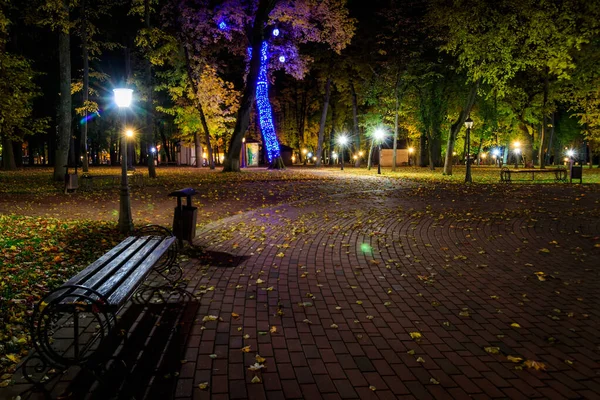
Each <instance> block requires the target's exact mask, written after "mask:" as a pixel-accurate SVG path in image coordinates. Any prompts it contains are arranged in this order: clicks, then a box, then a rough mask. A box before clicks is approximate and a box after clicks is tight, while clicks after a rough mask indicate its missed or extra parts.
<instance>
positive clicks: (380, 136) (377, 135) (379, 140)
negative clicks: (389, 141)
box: [374, 129, 385, 175]
mask: <svg viewBox="0 0 600 400" xmlns="http://www.w3.org/2000/svg"><path fill="white" fill-rule="evenodd" d="M374 136H375V140H377V153H378V159H379V160H378V162H377V174H378V175H381V143H382V142H383V139H385V132H384V130H383V129H377V130H376V131H375V132H374Z"/></svg>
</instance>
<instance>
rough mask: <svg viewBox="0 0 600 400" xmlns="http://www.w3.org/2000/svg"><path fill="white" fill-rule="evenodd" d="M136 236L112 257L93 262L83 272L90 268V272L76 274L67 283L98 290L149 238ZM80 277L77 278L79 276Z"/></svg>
mask: <svg viewBox="0 0 600 400" xmlns="http://www.w3.org/2000/svg"><path fill="white" fill-rule="evenodd" d="M144 239H145V240H142V238H134V240H132V241H131V242H130V243H129V245H128V246H127V247H124V248H122V249H121V251H120V252H118V253H116V254H114V255H113V257H111V259H109V260H106V261H104V262H102V263H100V264H99V265H95V264H96V263H93V264H91V265H90V266H89V267H87V268H86V269H85V270H83V271H82V272H85V271H86V270H87V269H88V268H89V269H90V270H91V271H90V273H88V274H82V276H81V277H79V274H78V275H76V276H75V277H74V278H73V279H71V280H70V281H69V282H67V283H66V285H69V284H72V285H82V286H85V287H88V288H90V289H94V290H97V288H98V286H99V285H100V284H102V282H103V281H104V280H106V279H108V277H110V276H111V275H112V274H114V273H115V271H116V270H118V269H119V268H121V267H122V266H123V265H124V264H125V263H126V262H127V261H129V259H130V258H131V257H132V256H133V255H134V254H136V253H137V252H138V251H139V250H140V249H141V248H142V247H143V246H144V244H145V242H146V240H147V238H144ZM78 277H79V278H80V279H77V278H78Z"/></svg>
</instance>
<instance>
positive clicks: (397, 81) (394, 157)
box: [392, 74, 400, 172]
mask: <svg viewBox="0 0 600 400" xmlns="http://www.w3.org/2000/svg"><path fill="white" fill-rule="evenodd" d="M399 85H400V75H399V74H398V76H397V77H396V90H395V95H396V96H395V97H396V107H395V110H396V112H395V113H394V114H395V115H394V147H393V148H394V149H393V154H392V172H394V171H396V150H397V149H398V112H399V110H400V93H399V91H398V86H399Z"/></svg>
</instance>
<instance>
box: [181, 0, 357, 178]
mask: <svg viewBox="0 0 600 400" xmlns="http://www.w3.org/2000/svg"><path fill="white" fill-rule="evenodd" d="M177 12H178V13H179V15H180V16H181V18H180V20H181V21H182V29H187V30H188V31H194V35H193V36H194V37H196V38H197V47H199V48H206V49H208V48H209V47H210V46H215V45H216V46H217V47H219V46H220V47H219V50H220V51H223V49H225V50H226V51H227V53H228V54H229V55H232V56H244V57H245V60H246V63H247V66H246V77H245V78H246V79H245V87H244V90H243V92H242V98H241V100H240V108H239V110H238V114H237V118H236V123H235V128H234V131H233V134H232V137H231V140H230V143H229V147H228V151H227V155H226V157H225V161H224V168H223V171H225V172H239V171H240V154H241V149H242V139H243V137H244V135H245V133H246V131H247V130H248V126H249V125H250V117H251V110H252V105H253V104H254V103H255V104H256V110H257V113H258V120H259V125H260V130H261V134H262V138H263V146H264V149H265V154H266V157H267V161H268V163H269V167H270V168H274V169H279V168H283V161H282V159H281V154H280V150H279V141H278V139H277V131H276V127H275V124H274V122H273V115H272V109H271V103H270V101H269V85H270V84H271V83H272V79H273V78H272V72H273V71H275V70H279V69H282V70H283V71H285V72H286V73H288V74H290V75H292V76H293V77H295V78H297V79H301V78H302V77H303V76H304V75H305V73H306V72H307V71H308V69H309V66H310V63H311V62H312V59H311V58H310V57H309V56H307V55H303V54H301V52H300V50H299V45H300V44H305V43H310V42H320V43H323V44H325V45H327V47H329V48H330V49H331V50H333V51H335V52H336V53H340V52H341V51H342V49H344V48H345V47H346V46H347V45H348V44H349V43H350V39H351V38H352V35H353V34H354V22H355V21H354V20H353V19H352V18H350V17H349V15H348V9H347V8H346V0H298V1H284V0H254V1H243V0H229V1H223V2H218V4H217V5H216V6H215V5H214V2H209V1H204V0H193V1H192V0H189V1H186V0H183V1H181V2H179V3H178V5H177ZM204 56H206V54H205V55H204Z"/></svg>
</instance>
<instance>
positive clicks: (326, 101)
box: [315, 76, 331, 167]
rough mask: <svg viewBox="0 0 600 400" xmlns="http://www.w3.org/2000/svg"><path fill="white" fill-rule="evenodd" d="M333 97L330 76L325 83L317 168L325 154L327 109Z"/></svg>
mask: <svg viewBox="0 0 600 400" xmlns="http://www.w3.org/2000/svg"><path fill="white" fill-rule="evenodd" d="M330 95H331V78H330V77H329V76H328V77H327V81H326V82H325V97H324V99H323V111H322V112H321V122H320V123H319V138H318V140H317V154H315V155H316V156H317V162H316V166H317V167H320V166H321V155H322V154H323V138H324V136H325V122H327V109H328V107H329V96H330Z"/></svg>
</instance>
